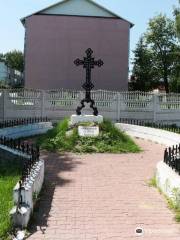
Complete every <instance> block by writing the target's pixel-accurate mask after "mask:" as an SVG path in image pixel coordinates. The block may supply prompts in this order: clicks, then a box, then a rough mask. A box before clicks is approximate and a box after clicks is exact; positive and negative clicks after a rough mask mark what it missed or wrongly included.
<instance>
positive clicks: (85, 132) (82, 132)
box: [78, 126, 99, 137]
mask: <svg viewBox="0 0 180 240" xmlns="http://www.w3.org/2000/svg"><path fill="white" fill-rule="evenodd" d="M78 134H79V136H80V137H97V136H98V135H99V127H84V126H79V127H78Z"/></svg>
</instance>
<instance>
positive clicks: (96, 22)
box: [25, 15, 130, 90]
mask: <svg viewBox="0 0 180 240" xmlns="http://www.w3.org/2000/svg"><path fill="white" fill-rule="evenodd" d="M26 28H27V29H26V41H27V42H26V49H25V61H26V63H25V86H26V87H29V88H35V89H37V88H38V89H57V88H66V89H81V85H82V83H83V82H84V81H85V70H84V69H83V67H82V66H79V67H76V66H75V65H74V60H75V59H76V58H81V59H82V58H83V56H85V50H86V49H87V48H89V47H90V48H92V49H93V51H94V57H95V58H96V59H99V58H101V59H102V60H103V61H104V66H103V67H101V68H98V67H96V68H95V69H93V70H92V71H93V72H92V81H93V83H94V84H95V89H109V90H127V88H128V57H129V56H128V53H129V28H130V26H129V23H128V22H126V21H123V20H121V19H116V18H94V17H76V16H55V15H33V16H31V17H29V18H27V20H26Z"/></svg>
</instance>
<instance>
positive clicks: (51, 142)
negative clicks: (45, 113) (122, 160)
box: [37, 119, 140, 153]
mask: <svg viewBox="0 0 180 240" xmlns="http://www.w3.org/2000/svg"><path fill="white" fill-rule="evenodd" d="M81 125H82V124H81ZM83 125H92V123H84V124H83ZM99 128H100V134H99V136H98V137H79V136H78V130H77V126H75V127H70V126H69V125H68V119H65V120H63V121H61V122H59V123H58V124H57V125H56V127H55V128H54V129H52V130H49V131H48V132H47V134H45V135H44V136H42V137H39V139H38V140H37V143H38V144H39V145H40V147H41V148H42V149H47V150H49V151H56V150H59V151H61V152H75V153H128V152H133V153H135V152H139V151H140V148H139V147H138V146H137V145H136V144H135V143H134V141H133V140H132V139H131V138H130V137H129V136H127V135H126V134H125V133H123V132H121V131H120V130H118V129H116V128H115V126H114V125H113V124H112V123H111V122H110V121H107V120H105V121H104V122H103V123H101V124H99ZM67 132H69V134H67Z"/></svg>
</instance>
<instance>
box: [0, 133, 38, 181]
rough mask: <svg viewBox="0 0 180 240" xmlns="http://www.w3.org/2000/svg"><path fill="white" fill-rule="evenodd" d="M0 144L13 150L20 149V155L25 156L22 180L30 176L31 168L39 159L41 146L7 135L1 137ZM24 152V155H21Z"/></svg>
mask: <svg viewBox="0 0 180 240" xmlns="http://www.w3.org/2000/svg"><path fill="white" fill-rule="evenodd" d="M0 145H3V146H6V147H8V148H10V149H12V150H15V151H18V153H19V155H20V157H22V158H23V167H22V180H23V181H24V179H25V178H26V177H27V176H28V174H29V173H30V171H31V168H32V167H33V166H34V164H35V163H36V162H37V161H39V156H40V150H39V146H37V145H33V144H31V145H30V144H28V143H24V142H23V141H21V140H20V139H12V138H7V137H2V136H1V137H0ZM21 154H22V156H21Z"/></svg>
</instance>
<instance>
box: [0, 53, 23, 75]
mask: <svg viewBox="0 0 180 240" xmlns="http://www.w3.org/2000/svg"><path fill="white" fill-rule="evenodd" d="M0 61H3V62H5V64H6V65H7V66H9V67H10V68H13V69H16V70H18V71H20V72H23V70H24V55H23V53H22V52H21V51H18V50H13V51H10V52H7V53H5V54H2V53H1V54H0Z"/></svg>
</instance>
